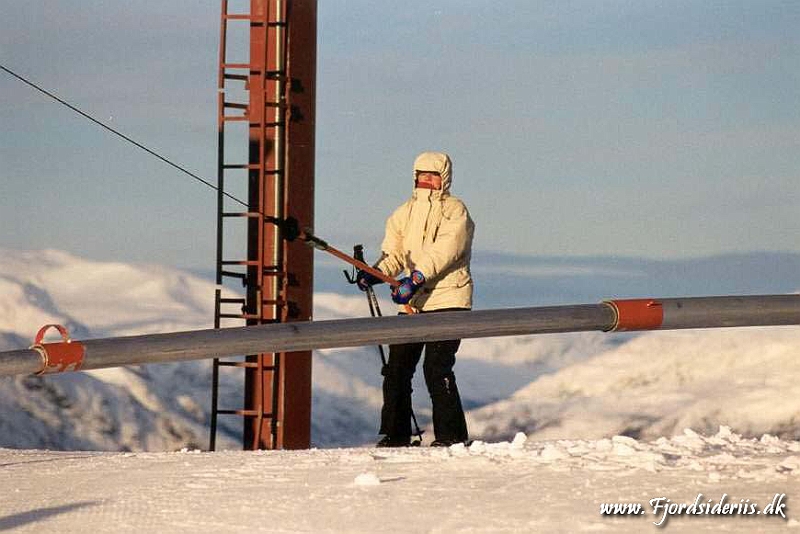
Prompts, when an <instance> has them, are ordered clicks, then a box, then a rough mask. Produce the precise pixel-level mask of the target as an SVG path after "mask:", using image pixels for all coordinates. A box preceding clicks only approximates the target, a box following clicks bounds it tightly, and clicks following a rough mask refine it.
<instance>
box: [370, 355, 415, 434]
mask: <svg viewBox="0 0 800 534" xmlns="http://www.w3.org/2000/svg"><path fill="white" fill-rule="evenodd" d="M422 348H423V344H422V343H404V344H399V345H390V346H389V360H388V362H387V363H386V365H385V366H384V367H383V369H382V370H381V373H382V374H383V409H382V410H381V429H380V433H381V434H384V435H386V436H387V437H389V438H390V439H391V440H394V441H403V440H410V438H411V379H412V378H413V377H414V370H415V369H416V367H417V363H419V358H420V355H421V354H422Z"/></svg>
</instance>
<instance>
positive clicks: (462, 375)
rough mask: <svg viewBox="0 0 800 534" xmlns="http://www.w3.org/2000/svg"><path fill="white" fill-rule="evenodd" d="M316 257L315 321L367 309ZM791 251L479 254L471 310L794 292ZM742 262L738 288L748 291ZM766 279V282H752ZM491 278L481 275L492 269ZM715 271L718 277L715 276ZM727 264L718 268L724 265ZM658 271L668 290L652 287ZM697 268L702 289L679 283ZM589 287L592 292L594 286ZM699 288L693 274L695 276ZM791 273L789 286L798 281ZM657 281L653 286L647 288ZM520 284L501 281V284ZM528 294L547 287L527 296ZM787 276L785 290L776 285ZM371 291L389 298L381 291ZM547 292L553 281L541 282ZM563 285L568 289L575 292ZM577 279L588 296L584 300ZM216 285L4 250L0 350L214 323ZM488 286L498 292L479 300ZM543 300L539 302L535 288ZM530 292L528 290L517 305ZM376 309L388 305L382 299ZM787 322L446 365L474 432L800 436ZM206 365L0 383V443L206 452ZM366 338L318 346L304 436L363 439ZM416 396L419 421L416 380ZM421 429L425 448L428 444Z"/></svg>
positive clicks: (570, 345)
mask: <svg viewBox="0 0 800 534" xmlns="http://www.w3.org/2000/svg"><path fill="white" fill-rule="evenodd" d="M335 268H336V269H337V270H338V272H336V273H334V272H333V269H334V266H333V265H331V264H328V263H326V261H325V260H323V261H321V262H320V266H319V274H318V280H319V283H318V287H321V288H322V289H325V288H330V289H333V288H335V287H336V286H334V285H333V284H334V282H333V280H334V277H333V274H336V275H337V276H338V277H339V278H338V280H339V282H338V284H339V285H338V287H339V289H340V290H341V291H342V292H347V293H346V294H337V293H332V292H321V293H317V294H316V295H315V318H317V319H333V318H344V317H358V316H365V315H367V313H368V312H367V305H366V302H365V299H364V297H363V295H361V294H359V293H358V292H357V291H356V290H355V289H353V288H351V287H347V286H346V285H345V284H344V281H343V278H341V265H336V266H335ZM798 269H800V257H798V256H796V255H775V254H766V255H752V256H746V257H742V256H730V257H721V258H715V259H703V260H690V261H686V262H683V263H680V262H667V263H664V264H659V263H658V262H646V261H642V260H629V261H627V262H626V261H624V260H611V259H603V258H600V259H595V260H589V259H583V260H574V261H573V262H572V263H570V261H569V260H566V259H554V258H544V259H537V258H514V257H509V256H502V255H489V256H487V257H485V258H483V259H481V257H480V255H478V257H477V258H476V261H475V264H474V270H475V272H476V274H475V276H476V279H477V280H478V284H479V288H483V289H482V290H481V291H482V295H483V298H482V300H480V301H479V304H480V305H481V307H482V308H490V307H498V306H500V305H516V306H521V305H541V304H554V303H565V302H561V301H560V300H559V299H558V298H555V297H553V296H552V295H553V294H554V293H555V292H557V291H558V288H567V287H569V288H571V289H570V290H569V291H567V290H566V289H565V294H569V295H573V296H574V300H571V301H568V302H573V303H581V302H597V301H599V300H600V299H601V298H604V297H609V298H611V297H629V296H646V295H647V294H648V293H646V292H645V291H644V288H645V287H646V286H647V281H648V280H653V281H654V280H656V279H659V280H662V283H661V285H659V286H658V287H660V288H661V289H662V290H663V289H664V288H666V287H669V288H670V289H671V290H674V292H664V291H656V290H655V289H654V290H653V293H651V294H650V295H651V296H679V295H682V294H683V295H686V294H689V295H691V294H695V295H710V294H723V293H726V292H729V293H730V292H732V293H742V294H746V293H778V292H788V291H790V290H793V289H796V288H797V287H800V283H796V280H795V274H794V273H796V272H800V271H798ZM746 272H750V279H751V280H753V282H752V284H750V285H743V282H744V281H746V280H747V279H748V278H747V277H746V276H745V273H746ZM764 272H768V273H769V279H767V278H766V277H764V276H763V273H764ZM487 273H488V274H487ZM712 273H713V276H712ZM726 273H729V274H726ZM663 280H666V281H668V282H669V283H671V284H673V285H672V286H669V284H667V285H666V286H665V285H664V282H663ZM684 280H699V281H700V282H702V284H703V287H704V288H705V290H701V288H699V287H692V286H691V285H685V284H684V285H681V284H682V282H681V281H684ZM592 282H594V283H595V284H596V286H597V287H599V288H600V289H601V290H603V291H607V292H604V293H603V294H602V295H597V294H594V293H592V291H594V292H595V293H596V292H597V291H598V290H597V289H592V291H589V289H588V288H590V287H591V288H594V287H595V286H593V285H592ZM700 282H695V283H697V284H699V283H700ZM793 284H794V285H793ZM654 285H655V283H654ZM511 286H513V287H515V288H516V289H518V290H517V291H516V293H512V292H509V291H508V289H509V287H511ZM530 288H534V289H536V290H537V291H540V292H541V293H542V294H539V295H538V296H537V295H532V294H530ZM787 288H791V289H787ZM379 291H380V292H381V293H382V294H385V293H386V292H385V288H380V289H379ZM548 291H549V292H550V293H548ZM570 291H571V293H570ZM581 291H583V292H584V296H583V297H582V296H581ZM213 293H214V285H213V283H212V282H211V281H209V280H208V279H207V278H204V277H202V276H197V275H194V274H190V273H187V272H182V271H178V270H175V269H170V268H165V267H161V266H157V265H131V264H121V263H110V262H99V261H90V260H86V259H83V258H77V257H75V256H72V255H70V254H67V253H64V252H60V251H53V250H50V251H36V252H25V251H18V250H0V349H9V348H16V347H23V346H27V345H29V344H30V340H31V339H32V338H33V336H34V334H35V332H36V330H37V329H38V327H39V326H41V325H43V324H46V323H53V322H55V323H61V324H65V325H66V326H68V327H69V328H70V330H71V332H72V333H73V336H74V337H76V338H79V339H80V338H90V337H105V336H118V335H130V334H140V333H155V332H166V331H177V330H192V329H197V328H209V327H210V326H211V323H212V317H213V308H212V307H213ZM492 295H497V299H496V300H492V298H491V296H492ZM548 295H549V296H548ZM527 299H529V300H527ZM383 309H384V311H385V312H386V313H393V311H392V307H391V306H390V304H389V303H387V302H384V303H383ZM798 330H800V329H798V328H794V327H791V328H762V329H727V330H716V331H712V330H708V331H685V332H661V333H647V334H642V335H638V336H637V335H619V334H615V335H611V334H603V333H583V334H567V335H549V336H524V337H514V338H496V339H479V340H465V341H464V342H463V344H462V348H461V350H460V352H459V361H458V364H457V367H456V372H457V376H458V380H459V387H460V389H461V392H462V396H463V399H464V403H465V405H466V407H467V408H468V409H469V410H470V411H469V413H468V420H469V425H470V428H471V433H472V435H473V437H475V438H479V439H484V440H497V439H510V438H511V437H513V436H514V435H515V434H516V432H517V431H524V432H526V433H527V434H528V435H529V436H531V437H533V438H536V439H544V438H570V439H576V438H602V437H609V436H613V435H616V434H622V435H628V436H633V437H641V438H644V439H655V438H657V437H659V436H662V435H666V436H669V435H672V434H673V433H680V432H682V430H683V428H684V427H692V428H695V429H697V430H701V431H705V432H708V431H710V430H714V429H715V428H717V426H719V425H729V426H730V427H731V428H732V429H733V430H734V431H735V432H738V433H740V434H742V435H743V436H746V437H751V436H756V437H757V436H760V435H761V434H762V433H770V434H775V435H779V436H782V437H785V438H796V437H797V435H798V429H799V428H800V423H798V421H800V418H799V417H798V412H800V406H798V405H797V403H796V402H794V399H796V398H798V396H797V393H798V392H797V386H796V385H795V384H797V383H798V378H800V376H798V374H800V365H799V364H798V363H797V361H796V358H795V357H794V354H795V353H796V348H797V347H798V346H800V343H799V342H800V332H798ZM210 375H211V371H210V362H190V363H185V364H169V365H166V364H165V365H149V366H142V367H128V368H119V369H108V370H102V371H91V372H86V373H71V374H66V375H63V376H48V377H17V378H0V446H5V447H13V448H49V449H64V450H108V451H114V450H116V451H165V450H179V449H181V448H184V447H188V448H204V447H205V446H206V444H207V440H208V435H207V433H208V430H207V429H208V420H209V411H210ZM380 378H381V377H380V361H379V356H378V353H377V350H376V349H375V348H374V347H364V348H359V349H341V350H322V351H316V352H315V357H314V398H313V403H314V404H313V421H312V440H313V443H314V444H315V445H317V446H325V447H330V446H353V445H360V444H364V443H370V442H373V441H374V440H375V439H376V437H377V436H376V431H377V423H378V413H379V409H380V403H381V393H380ZM415 380H417V381H416V383H415V407H416V411H417V414H418V416H419V419H420V421H421V422H422V423H423V424H426V423H427V422H428V421H429V419H430V411H429V406H430V404H429V400H428V399H427V398H426V397H427V395H426V393H425V387H424V384H423V383H422V380H421V377H416V379H415ZM241 384H242V379H241V376H240V375H236V374H232V373H226V374H224V375H223V382H222V400H221V405H222V407H233V408H238V407H240V406H241V393H240V391H241ZM220 424H221V431H222V432H221V435H220V437H219V441H218V445H219V446H220V448H233V449H235V448H239V445H238V442H237V440H238V436H239V432H240V428H241V421H240V420H239V419H238V418H236V417H222V418H220ZM431 435H432V433H431V432H427V433H426V442H427V441H429V440H430V439H431Z"/></svg>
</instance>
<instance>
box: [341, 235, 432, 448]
mask: <svg viewBox="0 0 800 534" xmlns="http://www.w3.org/2000/svg"><path fill="white" fill-rule="evenodd" d="M353 259H355V260H356V261H360V262H363V261H364V245H355V246H354V247H353ZM344 277H345V278H346V279H347V281H348V282H350V283H351V284H355V283H356V279H355V277H354V276H350V274H349V273H348V272H347V271H344ZM366 293H367V303H368V304H369V314H370V315H371V316H372V317H383V314H382V313H381V306H380V304H379V303H378V297H377V296H376V295H375V289H373V287H372V286H369V287H367V291H366ZM378 352H380V354H381V363H382V364H383V368H382V369H385V368H386V366H387V365H388V362H387V361H386V353H385V352H384V350H383V345H382V344H379V345H378ZM411 420H412V421H413V422H414V430H415V432H414V435H415V436H416V437H417V440H418V441H417V442H416V443H415V444H416V445H421V444H422V434H423V433H424V432H425V431H424V430H422V429H420V427H419V423H417V416H416V414H415V413H414V409H413V408H411Z"/></svg>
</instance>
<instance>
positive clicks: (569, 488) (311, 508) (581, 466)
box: [0, 428, 800, 534]
mask: <svg viewBox="0 0 800 534" xmlns="http://www.w3.org/2000/svg"><path fill="white" fill-rule="evenodd" d="M0 487H2V488H3V491H2V494H0V531H5V530H11V531H14V532H20V533H22V532H36V533H40V532H59V533H69V532H115V533H119V532H123V533H124V532H131V533H133V532H137V533H138V532H167V533H182V532H186V533H205V532H209V533H211V532H273V533H274V532H283V533H289V532H292V533H294V532H307V533H325V532H352V533H362V532H363V533H370V534H371V533H375V532H382V533H408V532H430V533H450V532H473V533H480V532H526V533H527V532H565V533H567V532H568V533H574V532H655V531H657V530H658V528H659V527H658V526H656V524H658V523H660V524H662V525H661V526H662V527H664V528H666V529H669V531H670V532H720V531H724V532H739V533H752V532H779V531H780V532H784V531H786V530H787V529H796V528H798V527H800V521H798V518H800V516H798V515H797V508H796V507H795V504H794V503H795V499H796V498H797V496H798V495H800V491H799V490H800V443H798V442H795V441H792V442H788V441H782V440H780V439H778V438H775V437H771V436H763V437H762V438H761V439H758V440H756V439H743V438H742V437H741V436H739V435H736V434H733V433H731V432H730V430H729V429H728V428H721V429H719V431H718V432H717V433H716V434H714V435H712V436H709V437H703V436H699V435H697V434H695V433H694V432H691V431H687V432H685V433H683V434H680V435H678V436H675V437H672V438H670V439H667V438H660V439H658V440H656V441H652V442H643V441H637V440H634V439H633V438H629V437H622V436H617V437H613V438H611V439H601V440H594V441H589V440H574V439H573V440H561V441H532V440H526V439H525V436H524V435H523V434H519V435H518V436H516V437H515V439H514V440H513V441H512V442H510V443H509V442H502V443H483V442H475V443H473V444H472V445H471V446H470V447H464V446H463V445H459V446H453V447H450V448H449V449H432V448H416V449H403V450H387V449H373V448H355V449H322V450H311V451H270V452H256V453H252V452H233V451H228V452H216V453H203V452H199V451H197V452H195V451H182V452H174V453H91V452H45V451H26V450H10V449H0ZM654 499H661V500H660V501H658V500H654ZM604 504H606V505H611V506H612V508H611V510H613V505H614V504H619V505H626V510H628V511H629V512H630V514H629V515H613V514H612V515H603V514H602V513H601V507H602V506H603V505H604ZM637 504H638V505H639V506H640V508H638V509H630V508H627V506H629V505H633V506H636V505H637ZM681 504H683V505H684V506H683V510H682V511H683V513H682V514H678V513H671V514H670V513H669V512H670V511H672V512H676V511H677V507H679V506H680V505H681ZM670 505H675V506H676V508H675V509H670V508H669V506H670ZM691 505H695V507H694V508H691V509H689V511H688V512H687V508H688V507H689V506H691ZM665 510H666V511H667V514H666V515H665ZM768 512H769V513H768ZM798 531H800V530H798Z"/></svg>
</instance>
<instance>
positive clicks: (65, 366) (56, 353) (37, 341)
mask: <svg viewBox="0 0 800 534" xmlns="http://www.w3.org/2000/svg"><path fill="white" fill-rule="evenodd" d="M50 328H55V329H56V330H58V332H59V333H60V334H61V339H62V341H61V342H58V343H42V340H43V339H44V335H45V333H46V332H47V330H49V329H50ZM31 349H32V350H35V351H36V352H38V353H39V354H40V355H41V356H42V369H41V370H40V371H39V372H38V373H36V375H37V376H38V375H44V374H50V373H63V372H65V371H78V370H79V369H80V368H81V365H82V364H83V356H84V353H85V350H84V346H83V344H82V343H80V342H77V341H72V340H71V339H70V338H69V332H67V329H66V328H64V327H63V326H61V325H60V324H48V325H44V326H43V327H41V328H40V329H39V332H37V334H36V337H35V338H34V340H33V345H32V346H31Z"/></svg>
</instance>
